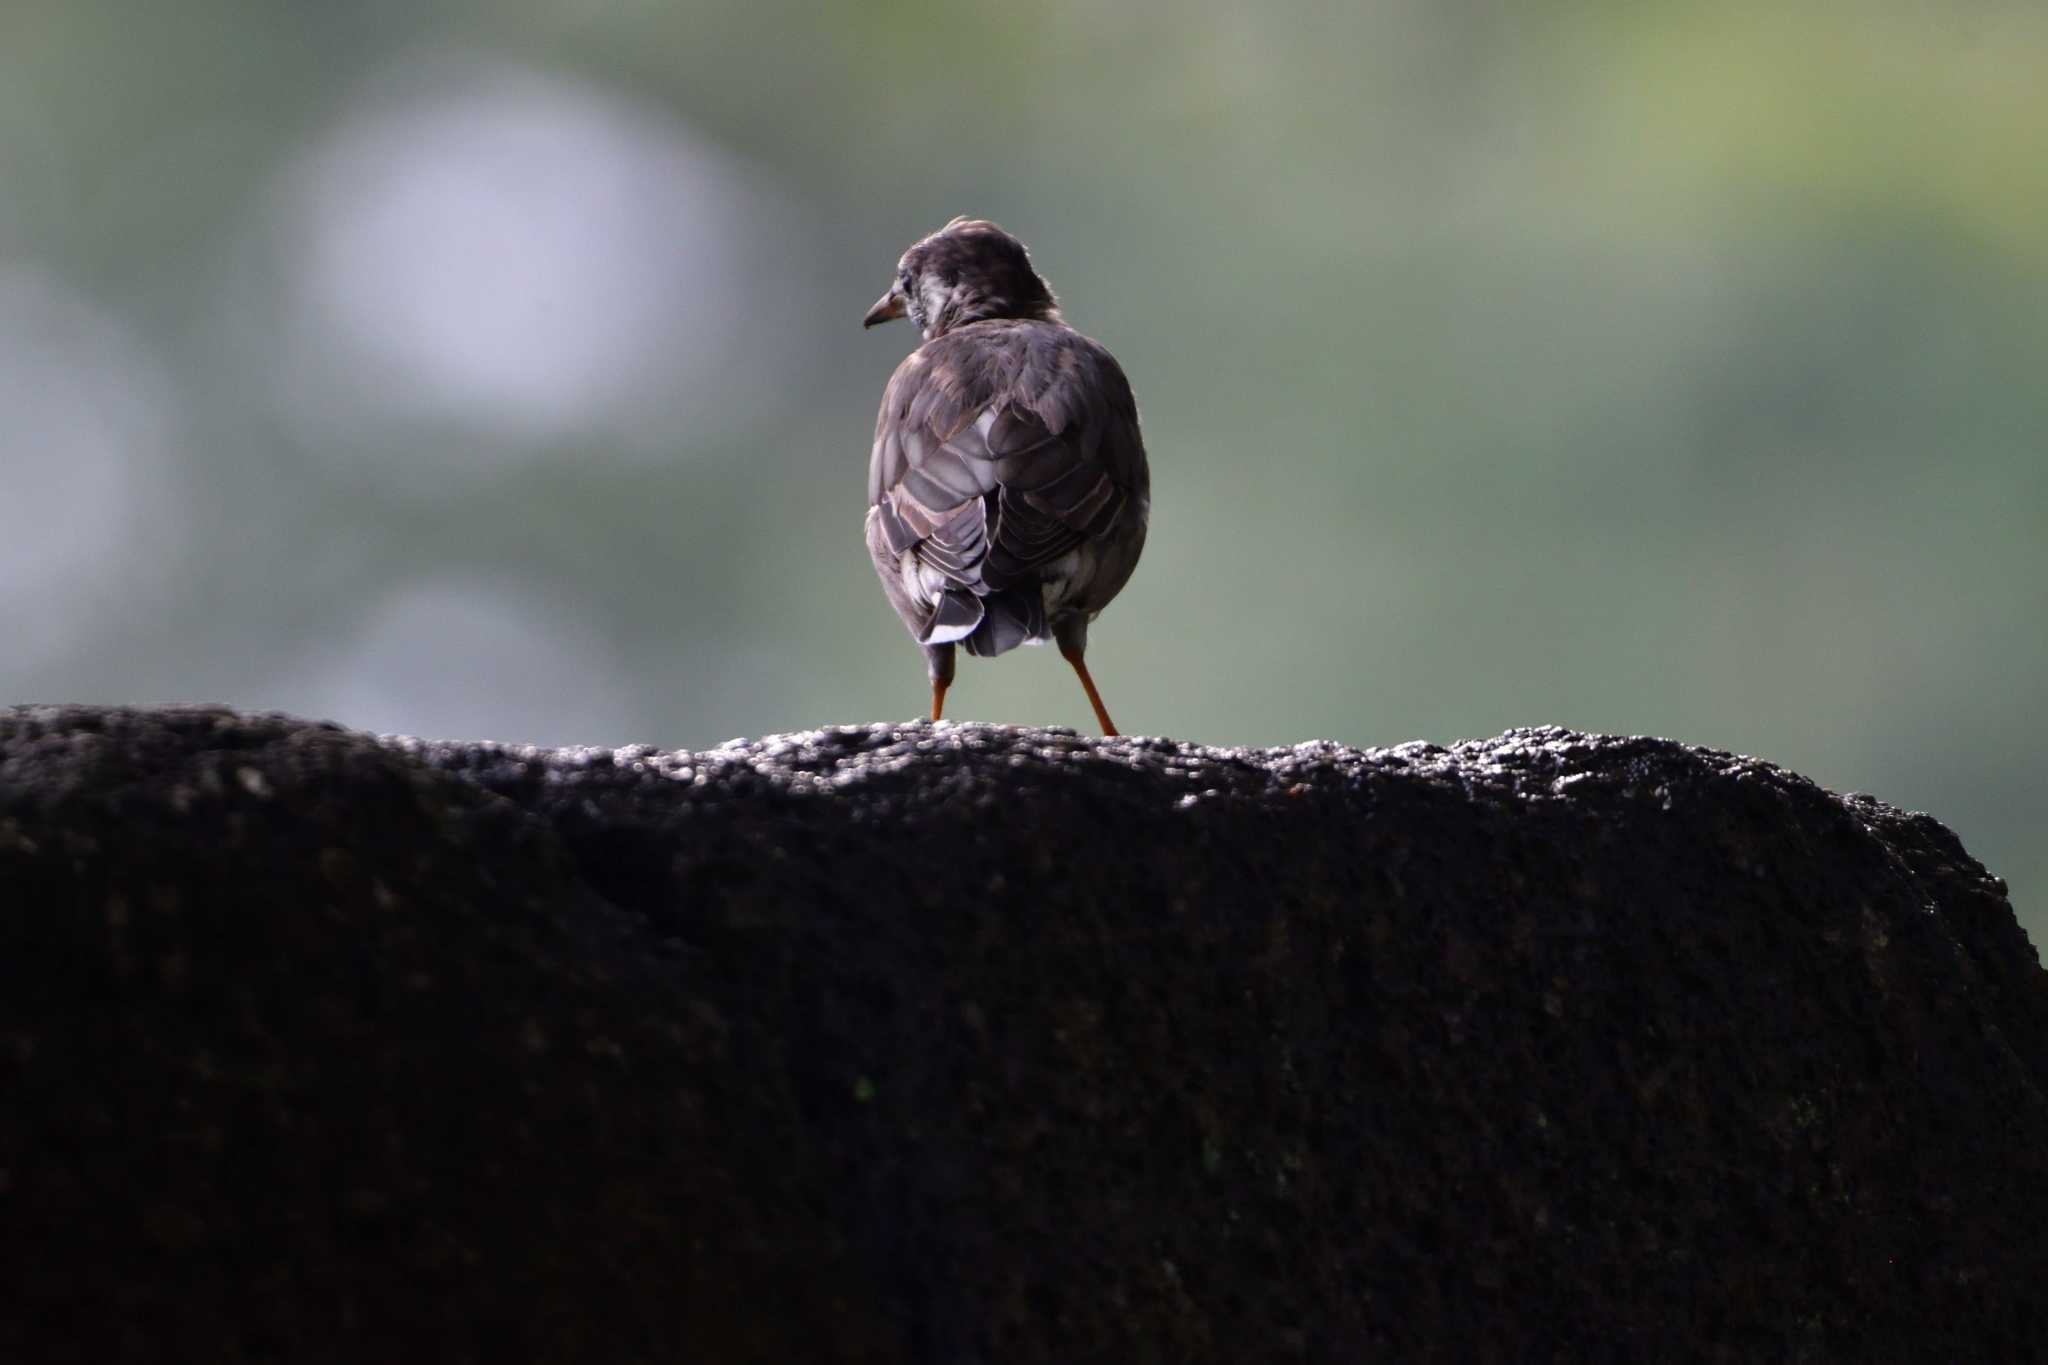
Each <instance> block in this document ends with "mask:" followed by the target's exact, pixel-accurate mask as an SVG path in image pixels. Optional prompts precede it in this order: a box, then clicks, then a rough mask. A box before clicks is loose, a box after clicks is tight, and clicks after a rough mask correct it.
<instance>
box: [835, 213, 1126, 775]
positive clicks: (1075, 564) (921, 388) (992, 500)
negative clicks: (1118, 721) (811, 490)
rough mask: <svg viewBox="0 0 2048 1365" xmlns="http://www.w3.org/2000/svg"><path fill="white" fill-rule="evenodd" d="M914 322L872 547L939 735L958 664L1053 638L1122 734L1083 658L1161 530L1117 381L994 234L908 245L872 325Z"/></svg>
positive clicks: (960, 234) (887, 397)
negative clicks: (961, 652)
mask: <svg viewBox="0 0 2048 1365" xmlns="http://www.w3.org/2000/svg"><path fill="white" fill-rule="evenodd" d="M906 317H907V318H908V319H909V320H910V322H911V324H912V325H913V326H915V327H916V328H917V329H918V331H919V332H920V333H922V335H923V338H924V340H923V344H922V345H920V346H919V347H918V348H917V349H916V350H914V351H912V352H911V353H910V354H909V355H908V356H907V357H905V359H904V361H903V363H902V364H901V365H899V366H897V367H896V372H895V374H894V375H892V376H891V377H890V379H889V383H888V386H887V388H885V389H884V390H883V392H882V407H881V411H880V413H879V414H878V415H877V416H876V418H875V443H874V448H873V452H872V454H871V455H870V457H869V461H868V513H867V545H868V554H869V557H870V558H872V559H873V560H874V565H875V572H876V573H877V574H878V575H879V576H880V577H881V580H882V591H883V592H884V593H885V594H886V595H887V597H888V599H889V603H890V605H891V606H893V607H894V608H895V609H896V614H897V615H898V616H899V617H901V618H902V620H903V624H904V625H905V626H906V627H908V629H909V631H910V634H911V636H912V638H913V639H915V640H916V641H917V643H918V644H919V645H920V646H921V647H922V648H923V650H924V655H925V664H926V672H927V673H928V675H929V677H930V679H931V693H932V697H931V701H932V705H931V718H932V720H933V721H934V722H937V721H938V720H940V719H941V718H942V717H943V715H944V712H945V707H946V691H947V689H948V688H949V687H951V686H952V684H953V676H954V651H955V650H956V649H957V648H960V647H963V646H964V647H965V648H966V650H967V652H968V653H969V654H972V655H975V656H977V657H981V658H993V657H995V656H996V655H999V654H1004V653H1007V652H1008V651H1010V650H1012V649H1015V648H1016V647H1017V646H1018V645H1022V644H1042V643H1044V642H1045V641H1046V640H1048V639H1050V640H1052V641H1054V642H1056V643H1057V644H1058V645H1059V650H1060V654H1061V656H1062V657H1064V658H1065V659H1066V661H1067V662H1068V663H1069V664H1071V665H1072V666H1073V669H1074V673H1075V675H1076V676H1077V677H1078V678H1079V679H1080V682H1081V689H1082V691H1084V692H1086V693H1087V695H1088V704H1089V706H1091V707H1092V708H1094V711H1095V719H1096V721H1097V723H1098V724H1100V725H1101V727H1102V732H1103V734H1105V735H1115V734H1117V728H1116V726H1115V724H1114V723H1112V722H1111V720H1110V717H1109V710H1108V708H1107V707H1106V706H1104V705H1103V701H1102V694H1101V692H1099V691H1098V690H1097V689H1096V686H1095V679H1094V678H1093V677H1091V676H1090V674H1089V672H1088V664H1087V659H1086V655H1087V651H1088V626H1089V624H1090V622H1092V621H1093V620H1094V619H1095V617H1096V615H1097V614H1098V613H1099V612H1101V610H1102V609H1103V608H1104V607H1106V606H1108V605H1109V602H1110V599H1112V598H1114V597H1115V596H1116V595H1117V593H1118V592H1120V591H1122V589H1123V586H1124V584H1125V583H1127V582H1128V581H1129V580H1130V577H1131V572H1132V570H1134V569H1135V568H1137V565H1138V556H1139V554H1140V553H1141V552H1142V551H1143V550H1144V548H1145V531H1146V525H1147V522H1148V520H1149V518H1150V514H1151V501H1152V492H1151V472H1150V469H1149V467H1148V465H1147V463H1146V459H1145V441H1144V437H1143V435H1142V434H1141V432H1140V431H1139V427H1138V404H1137V400H1136V399H1135V398H1134V397H1133V396H1132V393H1131V385H1130V381H1129V380H1128V379H1127V378H1125V376H1124V371H1123V367H1122V366H1121V365H1119V364H1118V363H1117V360H1116V357H1115V356H1113V355H1111V354H1110V353H1109V351H1108V349H1107V348H1106V347H1104V346H1103V345H1102V344H1101V343H1100V342H1097V341H1094V340H1092V339H1090V338H1088V337H1085V336H1083V335H1081V333H1079V332H1077V331H1075V330H1074V329H1073V328H1072V327H1069V326H1068V325H1067V324H1066V322H1065V320H1064V319H1063V318H1062V317H1061V316H1060V308H1059V300H1058V299H1057V298H1056V297H1055V296H1054V294H1053V292H1052V287H1051V286H1050V285H1048V284H1047V283H1046V282H1045V280H1044V278H1043V277H1041V276H1040V275H1039V273H1038V272H1037V270H1036V269H1034V268H1033V266H1032V264H1031V254H1030V252H1029V251H1027V250H1026V249H1025V246H1024V244H1023V243H1022V242H1021V241H1019V240H1017V238H1015V237H1013V236H1011V235H1010V234H1009V233H1008V232H1005V231H1004V230H1003V229H1002V228H1000V227H998V226H997V225H996V224H994V223H992V222H989V221H988V220H986V219H981V218H967V217H960V218H955V219H953V220H952V221H951V222H949V223H947V224H946V225H945V226H944V227H942V228H940V229H939V230H938V231H937V232H934V233H932V234H931V235H930V236H928V237H925V238H923V239H921V240H920V241H918V242H915V243H913V244H912V245H911V247H910V249H909V250H907V251H905V252H904V253H903V256H902V258H901V259H900V260H899V261H898V262H897V264H896V277H895V279H894V280H893V281H891V283H890V285H889V288H888V289H887V291H885V292H884V293H883V295H882V297H881V298H880V299H878V300H876V301H875V305H874V307H872V308H870V309H868V311H867V316H866V317H864V318H863V319H862V320H861V325H862V327H863V328H872V327H875V326H877V325H879V324H881V323H885V322H891V321H894V320H896V319H898V318H906Z"/></svg>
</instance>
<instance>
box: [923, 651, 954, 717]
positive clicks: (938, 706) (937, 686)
mask: <svg viewBox="0 0 2048 1365" xmlns="http://www.w3.org/2000/svg"><path fill="white" fill-rule="evenodd" d="M924 666H925V673H926V675H927V676H929V677H930V678H931V680H932V722H933V723H934V724H937V723H938V720H939V717H941V716H943V715H944V714H945V712H946V689H947V688H949V687H951V686H952V685H953V646H951V645H926V646H925V647H924Z"/></svg>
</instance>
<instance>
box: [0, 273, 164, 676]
mask: <svg viewBox="0 0 2048 1365" xmlns="http://www.w3.org/2000/svg"><path fill="white" fill-rule="evenodd" d="M173 408H174V404H173V401H172V389H171V385H170V383H169V381H168V379H167V378H166V377H165V375H164V373H163V371H162V370H161V369H160V368H159V367H158V366H157V364H156V363H155V362H154V361H153V360H152V359H151V357H150V356H149V355H148V354H147V353H146V352H145V351H144V350H143V348H142V346H141V344H140V343H139V342H138V341H137V340H136V338H135V337H134V336H133V335H132V334H130V333H129V331H128V330H127V329H126V328H125V327H123V326H122V325H121V324H119V323H118V322H116V321H115V320H114V319H113V318H111V317H109V316H108V315H107V314H105V313H103V312H101V311H100V310H98V309H97V308H95V307H93V306H92V305H91V304H90V303H88V302H87V301H86V300H85V299H83V298H82V297H80V296H79V295H78V294H76V293H75V292H73V291H72V290H70V289H68V288H66V287H65V286H64V285H63V284H61V283H60V282H59V281H57V280H56V279H54V278H52V277H51V276H50V275H48V274H46V273H44V272H42V271H40V270H38V269H36V268H35V267H33V266H30V265H26V264H14V263H9V262H6V261H4V260H0V651H4V654H0V670H4V672H0V677H4V676H6V675H7V674H13V673H17V672H19V671H23V670H26V669H29V668H33V667H35V666H36V665H38V664H41V663H44V662H47V661H48V660H50V659H52V658H54V657H56V656H58V655H60V654H62V653H63V652H65V651H66V650H67V649H69V648H71V647H72V646H74V645H75V644H77V643H79V642H80V641H82V640H83V639H84V637H86V636H87V635H88V634H90V633H92V632H93V631H95V630H97V629H104V628H105V626H106V617H107V616H108V615H110V614H112V613H113V611H114V610H116V609H117V608H118V607H119V606H121V605H123V604H124V603H126V602H127V601H128V600H129V599H132V598H133V597H135V596H138V595H146V594H148V593H150V592H152V591H154V590H155V589H156V588H157V587H158V586H159V582H158V580H157V578H156V576H154V575H143V574H139V573H138V572H137V568H136V564H137V561H138V559H141V558H144V557H147V556H148V555H150V554H151V553H152V551H154V550H155V549H157V548H159V547H161V546H162V545H163V544H164V543H165V542H167V541H169V540H172V539H174V538H175V536H176V533H177V530H178V526H179V524H180V522H179V516H178V507H179V504H178V503H177V502H176V500H175V499H172V498H170V497H167V496H165V495H164V491H165V488H166V486H167V485H166V480H165V478H164V474H165V471H164V468H163V459H164V457H165V455H166V454H167V453H168V451H169V450H170V448H171V446H172V435H171V432H172V429H173V426H174V416H173Z"/></svg>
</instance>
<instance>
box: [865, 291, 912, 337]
mask: <svg viewBox="0 0 2048 1365" xmlns="http://www.w3.org/2000/svg"><path fill="white" fill-rule="evenodd" d="M902 316H903V296H902V295H901V294H899V293H897V292H896V290H895V288H894V287H893V286H892V287H891V288H890V290H889V292H888V293H886V294H884V295H882V297H880V298H879V299H876V300H875V306H874V307H872V308H870V309H868V315H867V316H866V317H864V318H862V319H861V320H860V325H861V326H862V327H872V326H874V325H875V324H876V323H878V322H894V321H895V320H896V319H898V318H900V317H902Z"/></svg>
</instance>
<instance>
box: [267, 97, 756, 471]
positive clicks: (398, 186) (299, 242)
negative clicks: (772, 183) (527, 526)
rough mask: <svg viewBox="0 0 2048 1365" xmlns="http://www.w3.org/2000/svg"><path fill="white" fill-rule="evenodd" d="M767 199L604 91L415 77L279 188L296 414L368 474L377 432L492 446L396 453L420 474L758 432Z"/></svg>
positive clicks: (343, 120) (704, 151) (710, 153)
mask: <svg viewBox="0 0 2048 1365" xmlns="http://www.w3.org/2000/svg"><path fill="white" fill-rule="evenodd" d="M755 179H756V177H755V176H754V174H753V173H752V171H751V170H750V169H748V168H746V167H744V166H743V165H742V164H740V163H739V162H738V161H736V160H735V159H733V158H731V157H729V156H727V155H725V154H723V153H721V152H720V151H718V150H717V149H715V148H713V147H712V146H710V145H709V144H707V143H706V142H704V141H703V140H701V139H700V138H698V137H696V136H694V135H693V134H692V133H691V131H690V129H689V128H688V127H687V126H686V125H685V124H683V123H682V122H681V121H679V120H677V119H676V118H674V117H673V116H671V115H669V114H667V113H666V112H665V111H663V110H661V109H659V108H658V107H655V106H652V105H648V104H644V103H636V102H633V101H630V100H627V99H624V98H621V97H620V96H618V95H616V94H613V93H611V92H608V91H605V90H603V89H601V88H600V87H597V86H594V85H589V84H585V83H582V82H578V81H576V80H573V79H570V78H568V77H564V76H560V75H555V74H549V73H543V72H538V71H533V70H528V69H525V68H519V67H508V66H479V65H478V64H476V63H473V62H471V63H450V62H445V61H433V62H421V63H414V64H411V65H409V66H407V67H405V68H404V69H402V70H400V71H399V72H397V73H395V74H393V75H392V76H390V77H388V78H387V79H385V80H382V81H379V82H377V83H376V84H375V86H374V88H372V89H369V90H367V91H365V93H364V94H363V96H362V97H361V98H360V99H359V100H358V102H357V103H356V104H355V105H354V107H352V108H351V109H349V110H347V111H346V112H344V113H343V114H342V116H341V117H340V118H339V119H338V120H337V121H336V123H335V125H334V126H333V127H332V128H331V129H330V130H329V131H328V132H327V133H326V135H325V136H323V137H321V138H319V139H317V140H316V141H315V142H314V143H313V145H312V148H311V149H310V150H309V151H308V152H307V153H306V154H305V155H304V156H303V157H302V158H301V159H300V160H299V161H298V163H297V164H296V165H295V166H294V167H293V168H292V169H291V170H290V171H289V172H288V174H287V176H286V179H285V181H284V196H283V199H282V201H281V203H280V206H279V207H280V212H279V214H278V217H277V220H276V223H275V229H276V231H277V233H278V235H279V246H280V248H281V251H282V258H281V261H280V265H281V268H282V270H283V272H284V275H285V281H284V283H285V291H286V304H285V312H284V316H283V318H282V319H281V327H282V331H283V336H282V337H281V338H280V342H281V345H280V346H279V347H278V350H279V352H280V354H279V360H280V363H281V364H282V365H283V367H284V371H285V389H284V398H285V401H286V404H287V410H288V414H289V416H290V417H291V419H292V420H293V422H294V424H295V425H296V426H298V427H299V428H300V430H301V431H302V433H303V434H305V435H307V436H308V437H309V438H311V439H310V440H309V445H311V446H312V447H313V448H315V449H316V450H317V449H322V448H325V449H327V450H330V451H332V452H334V453H336V454H342V453H344V452H345V453H346V455H347V456H348V457H349V458H351V459H354V458H357V457H358V456H359V455H360V454H361V453H363V452H362V450H361V447H362V445H363V443H362V442H360V441H358V440H355V439H353V437H354V436H355V435H357V434H359V432H360V429H361V428H362V427H363V426H364V425H365V424H376V423H388V422H390V421H393V420H398V421H401V422H421V423H428V424H435V425H447V426H453V427H455V428H457V429H461V430H467V431H468V432H470V433H473V434H474V435H475V436H476V437H478V438H479V439H477V440H475V441H473V442H465V441H460V440H458V441H452V442H448V443H446V444H444V445H436V444H435V443H433V442H431V441H427V442H421V443H420V444H419V445H418V446H417V447H409V446H406V445H405V444H404V443H402V442H401V443H400V444H399V447H398V449H400V450H403V451H404V452H405V453H404V455H403V457H402V460H403V462H404V463H406V464H426V465H429V466H431V465H434V464H436V463H437V462H440V463H446V462H449V461H453V462H456V463H457V464H468V465H472V466H473V465H483V466H485V467H489V466H491V465H495V464H499V463H503V462H505V461H508V460H509V461H523V460H525V459H528V458H531V456H532V453H533V449H534V447H535V446H537V445H540V444H542V443H546V442H551V441H553V442H559V441H561V440H562V439H563V438H565V437H568V436H571V435H574V434H578V433H594V434H599V435H605V436H612V437H618V438H623V439H624V441H625V442H626V443H627V444H629V445H634V444H638V445H642V446H659V445H660V444H661V442H662V440H663V436H664V433H668V432H671V431H673V430H674V429H676V428H678V427H681V426H682V425H684V424H685V423H687V424H688V425H689V426H690V427H691V428H692V429H696V430H698V431H699V432H700V434H701V430H702V428H703V427H704V426H706V425H708V426H710V427H711V428H713V429H718V428H722V427H728V426H730V425H732V424H733V423H734V421H735V419H738V420H739V421H745V420H747V419H748V418H749V417H750V416H751V415H752V414H749V413H747V412H746V411H745V410H744V404H745V401H746V400H745V396H744V393H743V392H742V393H739V394H736V393H735V392H734V391H733V386H734V383H735V382H736V381H742V380H743V379H744V371H743V367H741V366H740V365H739V364H738V360H739V357H737V356H735V355H734V354H733V353H732V352H731V351H730V350H729V349H728V343H729V342H730V340H731V337H732V334H733V332H734V331H735V329H736V328H737V327H739V326H740V325H741V324H742V323H743V322H744V321H745V317H746V313H747V310H748V309H749V308H750V307H754V306H758V305H759V304H760V303H761V300H760V298H759V290H758V283H759V281H758V280H757V279H756V278H755V276H756V275H757V273H758V272H757V270H756V269H755V267H754V263H753V256H752V247H753V244H754V242H755V241H756V239H758V237H759V235H760V234H759V231H758V228H757V226H756V220H757V219H758V218H759V217H760V216H762V215H763V214H765V213H766V212H767V211H768V208H767V204H766V201H765V199H764V196H763V195H762V194H760V193H758V192H757V191H756V190H755V188H754V181H755ZM736 409H737V410H736ZM463 447H467V448H463ZM395 462H396V461H395Z"/></svg>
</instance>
